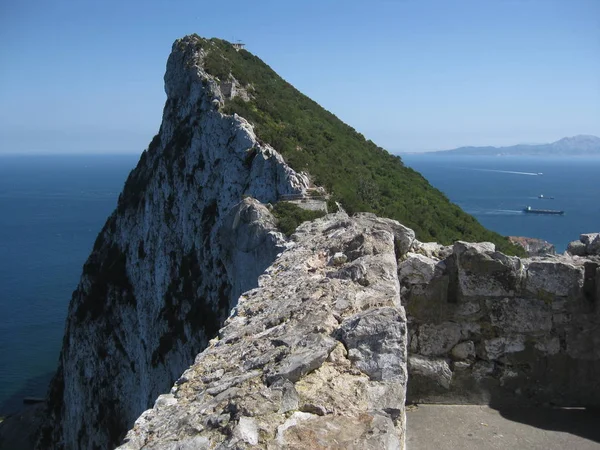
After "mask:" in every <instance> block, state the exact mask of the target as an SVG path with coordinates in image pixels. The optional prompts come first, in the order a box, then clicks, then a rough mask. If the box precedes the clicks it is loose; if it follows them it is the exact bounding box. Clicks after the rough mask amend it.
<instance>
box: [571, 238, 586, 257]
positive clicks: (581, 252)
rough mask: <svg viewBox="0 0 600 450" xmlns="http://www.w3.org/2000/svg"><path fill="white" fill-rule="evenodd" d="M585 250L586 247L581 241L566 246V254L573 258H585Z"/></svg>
mask: <svg viewBox="0 0 600 450" xmlns="http://www.w3.org/2000/svg"><path fill="white" fill-rule="evenodd" d="M586 250H587V248H586V245H585V244H584V243H583V242H581V241H572V242H569V245H567V253H568V254H570V255H573V256H585V255H586V254H587V251H586Z"/></svg>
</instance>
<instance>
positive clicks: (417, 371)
mask: <svg viewBox="0 0 600 450" xmlns="http://www.w3.org/2000/svg"><path fill="white" fill-rule="evenodd" d="M408 374H409V376H410V377H413V376H415V375H420V376H422V377H424V378H427V379H429V380H431V381H433V382H435V383H436V384H437V385H438V386H441V387H443V388H445V389H449V388H450V383H451V382H452V371H451V370H450V365H449V364H448V361H447V360H446V359H444V358H428V357H423V356H419V355H409V357H408Z"/></svg>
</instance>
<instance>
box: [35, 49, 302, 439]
mask: <svg viewBox="0 0 600 450" xmlns="http://www.w3.org/2000/svg"><path fill="white" fill-rule="evenodd" d="M202 60H203V54H202V50H201V49H197V48H196V47H195V46H193V45H187V43H186V41H185V40H179V41H177V42H176V43H175V44H174V46H173V51H172V53H171V55H170V57H169V60H168V63H167V71H166V75H165V90H166V93H167V102H166V105H165V108H164V113H163V121H162V124H161V127H160V132H159V133H158V135H157V136H156V137H155V138H154V139H153V140H152V143H151V144H150V146H149V148H148V149H147V150H146V151H145V152H144V153H143V154H142V156H141V158H140V161H139V163H138V165H137V167H136V168H135V170H134V171H133V172H132V173H131V175H130V176H129V178H128V179H127V182H126V184H125V188H124V191H123V193H122V194H121V196H120V198H119V203H118V208H117V210H116V211H115V212H114V213H113V214H112V215H111V217H110V218H109V219H108V220H107V222H106V225H105V226H104V228H103V230H102V232H101V233H100V235H99V236H98V238H97V240H96V243H95V244H94V249H93V252H92V254H91V255H90V257H89V259H88V260H87V262H86V263H85V266H84V268H83V274H82V276H81V281H80V283H79V285H78V287H77V289H76V290H75V292H74V293H73V298H72V300H71V303H70V306H69V312H68V317H67V324H66V330H65V337H64V341H63V347H62V351H61V355H60V361H59V367H58V371H57V374H56V376H55V378H54V380H53V382H52V384H51V390H50V400H49V402H50V405H49V413H48V416H49V420H48V422H47V424H46V426H45V427H44V429H43V433H42V438H41V441H40V446H41V447H42V448H48V447H53V448H69V449H78V448H108V447H110V446H111V445H112V446H114V445H116V444H118V442H119V441H120V439H121V438H122V436H123V433H124V432H125V431H126V430H127V429H128V428H129V427H130V426H131V425H132V424H133V421H134V420H135V419H136V418H137V416H138V415H139V414H140V413H141V412H142V411H144V410H145V409H146V408H148V406H150V405H151V404H152V403H153V402H154V400H155V399H156V397H157V396H158V395H159V394H160V393H162V392H165V391H167V390H168V389H169V388H170V386H171V384H172V383H173V381H174V380H176V379H177V378H178V377H179V376H180V375H181V373H182V372H183V370H184V369H185V368H187V367H188V366H189V364H190V363H191V362H192V361H193V358H194V357H195V356H196V354H197V353H198V352H199V351H201V350H202V349H203V348H204V347H205V346H206V345H207V343H208V340H209V339H210V338H212V337H213V336H214V335H215V334H216V332H217V330H218V329H219V326H220V324H221V323H222V321H223V320H224V319H225V318H226V317H227V315H228V313H229V311H230V309H231V308H232V307H233V306H235V302H236V301H237V298H238V296H239V294H240V293H241V292H243V291H245V290H247V289H250V288H253V287H255V286H256V283H257V279H258V276H259V275H260V274H261V273H262V272H263V270H264V269H265V268H266V267H268V266H269V265H270V264H271V262H272V261H273V260H274V258H275V256H276V255H277V253H278V252H280V251H281V249H282V248H283V245H284V240H283V236H282V235H281V234H280V233H278V232H277V231H276V229H275V226H274V223H273V218H272V217H271V216H270V215H269V214H265V211H266V210H265V209H264V208H258V207H255V205H252V204H250V205H240V206H238V207H236V205H238V204H239V202H240V200H241V199H242V198H243V197H244V196H251V197H253V198H256V199H258V200H260V201H261V202H263V203H268V202H274V201H276V200H277V199H278V197H279V196H280V195H290V194H297V193H300V192H302V191H303V190H304V189H305V188H306V187H307V186H308V180H307V178H306V177H305V176H304V175H300V174H297V173H295V172H294V171H293V170H292V169H290V168H289V167H288V166H287V165H286V164H285V162H284V161H283V159H282V158H281V156H280V155H279V154H278V153H277V152H276V151H274V150H273V149H272V148H271V147H269V145H267V144H263V143H261V142H259V141H258V140H257V138H256V136H255V134H254V132H253V129H252V127H251V126H250V125H249V124H248V122H246V121H245V120H244V119H243V118H241V117H238V116H236V115H234V116H228V115H224V114H222V113H221V112H219V108H218V107H219V102H220V101H221V99H222V96H223V94H222V92H221V90H220V87H219V83H218V82H217V81H215V79H214V78H213V77H212V76H210V75H208V74H207V73H206V72H205V71H204V70H203V67H202Z"/></svg>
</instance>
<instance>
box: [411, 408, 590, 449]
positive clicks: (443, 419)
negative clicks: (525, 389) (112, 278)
mask: <svg viewBox="0 0 600 450" xmlns="http://www.w3.org/2000/svg"><path fill="white" fill-rule="evenodd" d="M406 416H407V432H406V435H407V439H406V448H407V450H449V449H460V450H496V449H498V450H507V449H519V450H520V449H524V450H525V449H526V450H567V449H568V450H599V449H600V414H599V413H598V412H597V411H589V410H586V409H581V408H541V407H540V408H510V409H498V410H496V409H492V408H490V407H489V406H480V405H459V406H457V405H418V406H409V407H408V408H407V413H406Z"/></svg>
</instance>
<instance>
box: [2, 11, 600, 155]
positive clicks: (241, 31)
mask: <svg viewBox="0 0 600 450" xmlns="http://www.w3.org/2000/svg"><path fill="white" fill-rule="evenodd" d="M189 33H198V34H200V35H201V36H205V37H213V36H215V37H221V38H224V39H227V40H230V41H232V40H236V39H240V40H243V41H244V42H245V43H246V44H247V48H248V50H250V51H252V52H253V53H255V54H256V55H258V56H259V57H261V58H262V59H263V60H264V61H265V62H267V63H268V64H269V65H270V66H271V67H273V69H275V70H276V71H277V72H279V73H280V74H281V75H282V76H283V77H284V78H286V79H287V80H288V81H289V82H291V83H292V84H293V85H294V86H296V87H297V88H298V89H300V90H301V91H302V92H304V93H305V94H307V95H308V96H310V97H312V98H313V99H314V100H316V101H317V102H319V103H321V104H322V105H323V106H324V107H325V108H327V109H329V110H330V111H332V112H333V113H335V114H336V115H338V117H340V118H341V119H342V120H344V121H346V122H347V123H349V124H350V125H352V126H353V127H354V128H356V129H357V130H359V131H361V132H362V133H363V134H365V135H366V136H367V137H368V138H370V139H372V140H374V141H375V142H376V143H378V144H380V145H381V146H383V147H385V148H387V149H389V150H390V151H423V150H433V149H448V148H453V147H457V146H461V145H510V144H516V143H534V142H535V143H537V142H550V141H554V140H557V139H559V138H561V137H564V136H572V135H576V134H595V135H599V136H600V0H470V1H469V0H435V1H434V0H397V1H380V0H371V1H351V0H346V1H327V0H317V1H313V0H303V1H300V0H297V1H287V0H285V1H283V0H277V1H260V0H255V1H243V2H242V1H237V0H235V1H226V2H222V1H202V0H193V1H188V0H172V1H153V0H146V1H138V0H135V1H134V0H120V1H116V0H105V1H98V0H96V1H87V0H77V1H75V0H69V1H64V0H55V1H50V0H46V1H44V0H20V1H12V2H11V1H3V2H0V42H1V44H0V152H137V153H139V152H141V150H143V149H144V148H145V147H146V146H147V144H148V142H149V141H150V139H151V137H152V136H153V135H154V134H155V133H156V132H157V130H158V127H159V125H160V119H161V114H162V108H163V104H164V101H165V94H164V90H163V81H162V77H163V75H164V70H165V63H166V60H167V57H168V55H169V52H170V48H171V45H172V43H173V41H174V40H175V39H176V38H178V37H181V36H183V35H185V34H189Z"/></svg>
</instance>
